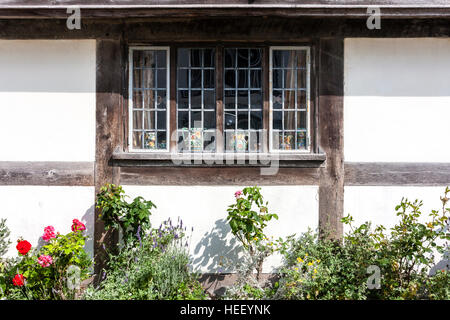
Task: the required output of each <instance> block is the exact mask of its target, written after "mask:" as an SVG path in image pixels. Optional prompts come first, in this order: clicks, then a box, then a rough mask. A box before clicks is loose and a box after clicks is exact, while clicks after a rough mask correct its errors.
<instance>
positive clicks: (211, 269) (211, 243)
mask: <svg viewBox="0 0 450 320" xmlns="http://www.w3.org/2000/svg"><path fill="white" fill-rule="evenodd" d="M230 235H231V228H230V226H229V225H228V223H227V221H226V219H219V220H216V222H215V225H214V228H213V229H212V230H211V231H209V232H206V233H205V234H204V236H203V238H202V239H201V240H200V241H199V242H198V244H197V245H196V247H195V249H194V256H195V257H196V258H194V260H193V266H194V268H195V269H196V271H199V272H205V270H207V273H215V272H218V273H224V272H233V271H234V270H232V267H233V266H235V265H236V264H238V263H240V262H243V261H242V259H243V258H242V256H241V255H240V253H241V246H240V244H239V243H238V241H237V240H236V238H235V237H234V236H231V237H230Z"/></svg>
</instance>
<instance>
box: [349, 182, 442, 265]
mask: <svg viewBox="0 0 450 320" xmlns="http://www.w3.org/2000/svg"><path fill="white" fill-rule="evenodd" d="M445 188H446V187H445V186H442V187H405V186H396V187H392V186H391V187H387V186H376V187H374V186H351V187H350V186H347V187H345V190H344V216H346V215H347V214H350V215H351V216H352V217H353V219H354V220H355V222H354V224H353V225H354V226H359V225H361V224H362V223H364V222H366V221H371V222H372V227H375V226H377V225H383V226H385V227H386V234H390V228H392V227H393V226H394V225H395V224H397V223H398V222H399V221H400V219H399V217H398V216H397V215H396V210H395V207H396V206H397V205H398V204H400V202H401V200H402V198H403V197H405V198H407V199H408V200H410V201H411V202H413V201H414V200H416V199H417V200H422V201H423V206H422V207H421V212H422V216H421V217H420V218H419V221H421V222H422V223H425V222H429V221H431V218H429V217H428V214H429V213H431V210H438V211H440V210H441V209H442V202H441V200H440V197H441V196H443V195H444V191H445ZM349 231H350V228H349V227H348V226H347V225H344V232H349ZM438 243H440V244H441V245H442V244H444V241H441V240H439V241H438ZM434 256H435V258H434V261H435V263H439V262H440V261H441V262H440V263H442V261H443V255H442V254H440V253H438V252H437V251H434ZM438 265H439V264H438ZM433 272H434V271H433Z"/></svg>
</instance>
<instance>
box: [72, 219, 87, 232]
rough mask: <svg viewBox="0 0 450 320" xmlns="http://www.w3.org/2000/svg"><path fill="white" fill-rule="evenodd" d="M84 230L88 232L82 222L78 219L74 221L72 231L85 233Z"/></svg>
mask: <svg viewBox="0 0 450 320" xmlns="http://www.w3.org/2000/svg"><path fill="white" fill-rule="evenodd" d="M83 230H86V226H85V225H84V224H83V222H81V221H80V220H78V219H73V220H72V231H73V232H77V231H83Z"/></svg>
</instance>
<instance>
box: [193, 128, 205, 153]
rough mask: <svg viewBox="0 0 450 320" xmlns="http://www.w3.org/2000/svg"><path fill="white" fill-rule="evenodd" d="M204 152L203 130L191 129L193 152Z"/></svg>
mask: <svg viewBox="0 0 450 320" xmlns="http://www.w3.org/2000/svg"><path fill="white" fill-rule="evenodd" d="M202 150H203V129H202V128H192V129H191V151H194V152H199V151H202Z"/></svg>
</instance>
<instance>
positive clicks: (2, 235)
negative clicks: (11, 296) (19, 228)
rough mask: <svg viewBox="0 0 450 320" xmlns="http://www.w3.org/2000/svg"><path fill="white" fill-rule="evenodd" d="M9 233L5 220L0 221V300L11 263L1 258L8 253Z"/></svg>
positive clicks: (9, 260)
mask: <svg viewBox="0 0 450 320" xmlns="http://www.w3.org/2000/svg"><path fill="white" fill-rule="evenodd" d="M9 235H10V231H9V228H8V226H7V225H6V219H1V220H0V298H2V297H3V296H4V292H5V290H6V283H5V281H4V279H5V278H6V275H7V271H8V270H9V269H10V268H11V267H10V265H11V264H12V263H13V261H12V260H11V259H6V258H3V256H4V255H5V254H6V252H7V251H8V248H9V246H10V245H11V241H10V240H9Z"/></svg>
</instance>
